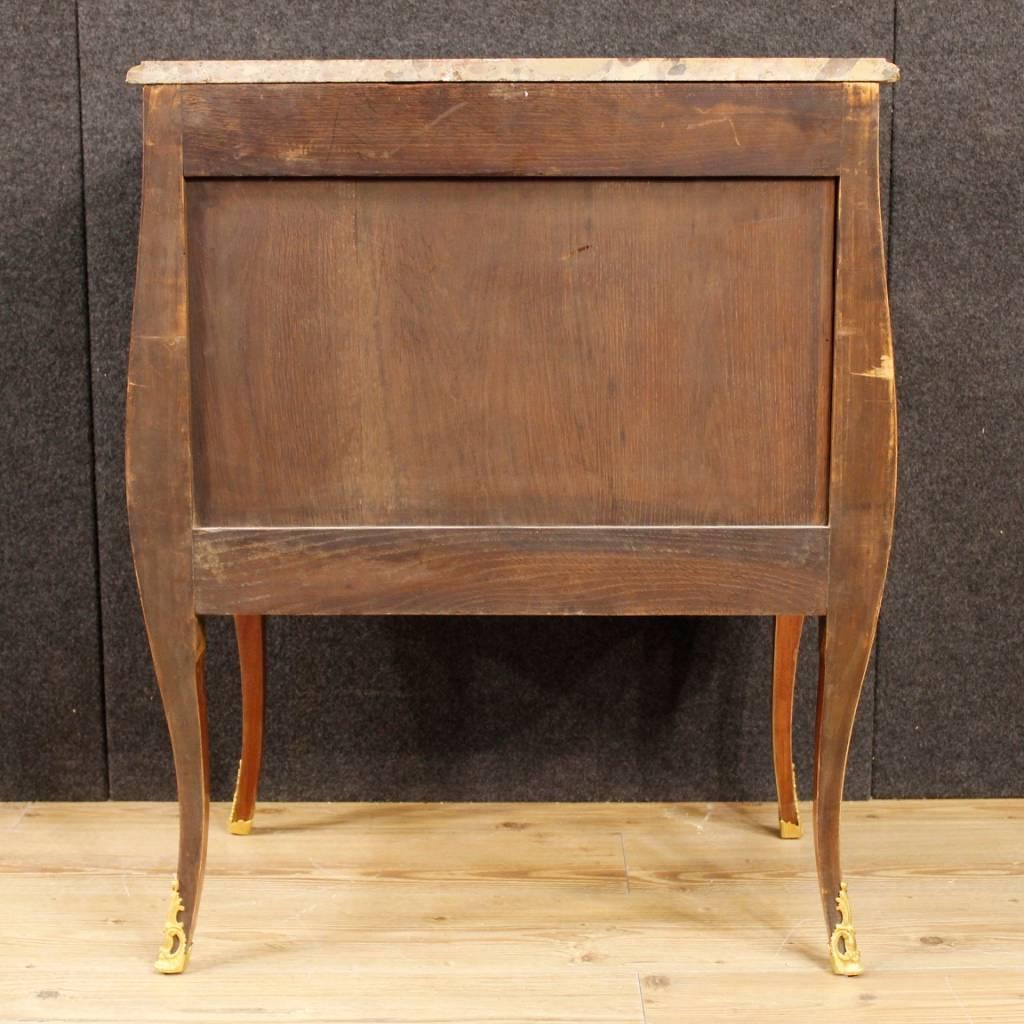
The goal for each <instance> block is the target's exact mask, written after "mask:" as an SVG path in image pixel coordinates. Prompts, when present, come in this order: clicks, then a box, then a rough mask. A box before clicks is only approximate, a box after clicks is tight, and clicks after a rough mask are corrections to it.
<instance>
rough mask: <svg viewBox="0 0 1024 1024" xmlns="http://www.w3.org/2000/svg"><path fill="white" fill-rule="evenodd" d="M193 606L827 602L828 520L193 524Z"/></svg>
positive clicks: (383, 608) (486, 608)
mask: <svg viewBox="0 0 1024 1024" xmlns="http://www.w3.org/2000/svg"><path fill="white" fill-rule="evenodd" d="M193 543H194V552H195V588H196V607H197V609H198V610H199V611H200V612H209V613H237V612H242V613H249V614H254V613H256V614H307V615H309V614H364V615H387V614H491V615H515V614H561V615H574V614H592V615H615V614H632V615H672V614H675V615H713V614H746V615H758V614H767V613H768V612H770V611H772V610H773V609H778V608H784V609H786V610H787V611H790V612H800V613H806V614H811V613H815V612H820V611H823V610H824V608H825V604H824V597H825V591H826V586H827V575H828V529H827V528H826V527H809V528H793V529H785V528H766V529H707V528H696V529H673V528H664V529H615V528H609V529H600V528H583V529H573V528H561V529H559V528H552V527H544V528H538V529H529V528H510V529H493V528H483V527H480V528H470V529H466V528H447V529H445V528H430V529H416V528H375V529H358V528H336V529H330V528H320V529H297V530H288V529H275V530H261V529H248V530H245V529H242V530H230V529H212V530H210V529H207V530H196V531H195V532H194V541H193Z"/></svg>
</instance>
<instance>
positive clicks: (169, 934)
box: [153, 877, 189, 974]
mask: <svg viewBox="0 0 1024 1024" xmlns="http://www.w3.org/2000/svg"><path fill="white" fill-rule="evenodd" d="M183 913H185V904H184V903H182V901H181V894H180V893H179V892H178V879H177V877H175V879H174V881H173V882H172V883H171V902H170V905H169V906H168V908H167V921H166V922H165V923H164V941H163V943H162V944H161V946H160V953H159V955H158V956H157V958H156V963H155V964H153V966H154V967H155V968H156V969H157V970H158V971H159V972H160V973H161V974H181V972H182V971H183V970H185V965H186V964H187V963H188V954H189V943H188V939H187V937H186V936H185V926H184V925H183V924H182V923H181V921H179V920H178V915H179V914H183Z"/></svg>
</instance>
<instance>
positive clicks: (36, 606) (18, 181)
mask: <svg viewBox="0 0 1024 1024" xmlns="http://www.w3.org/2000/svg"><path fill="white" fill-rule="evenodd" d="M0 24H2V25H3V32H2V33H0V67H2V68H3V75H2V76H0V137H2V139H3V161H2V164H0V204H2V206H0V209H2V223H3V232H4V238H3V246H2V248H0V294H2V297H3V300H2V302H0V417H2V421H0V466H2V467H3V473H2V474H0V521H2V524H3V527H2V536H3V540H2V545H3V558H2V563H0V564H2V572H0V608H2V614H0V652H2V656H0V665H2V668H3V681H2V682H0V799H5V800H18V799H35V800H53V799H65V800H66V799H80V800H84V799H91V800H96V799H102V798H103V797H105V796H106V794H107V779H106V754H105V746H104V738H103V710H102V708H103V704H102V689H101V684H100V656H99V621H98V614H99V603H98V595H97V589H96V565H95V562H96V544H95V522H94V514H93V494H92V451H91V441H90V413H89V353H88V339H87V336H86V323H85V267H84V262H85V261H84V250H83V245H82V190H81V148H80V145H79V130H78V73H77V67H76V59H75V51H76V45H75V5H74V2H73V0H66V2H63V3H51V4H44V5H41V6H39V5H27V4H23V3H16V2H14V0H5V2H3V3H0Z"/></svg>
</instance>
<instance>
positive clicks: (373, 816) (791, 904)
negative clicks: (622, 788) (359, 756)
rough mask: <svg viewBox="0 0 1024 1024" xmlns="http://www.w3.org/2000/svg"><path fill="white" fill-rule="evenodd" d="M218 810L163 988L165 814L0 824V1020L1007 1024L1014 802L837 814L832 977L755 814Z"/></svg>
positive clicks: (68, 811)
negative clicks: (840, 952)
mask: <svg viewBox="0 0 1024 1024" xmlns="http://www.w3.org/2000/svg"><path fill="white" fill-rule="evenodd" d="M803 811H804V819H805V821H807V820H809V817H810V812H809V808H807V807H804V809H803ZM214 815H215V818H214V828H213V835H212V838H211V843H210V856H209V861H208V872H207V881H206V892H205V895H204V903H203V908H202V913H201V915H200V922H199V934H198V937H197V939H196V943H195V947H194V950H193V954H192V962H191V964H190V966H189V969H188V972H187V973H186V974H184V975H182V976H180V977H164V976H161V975H158V974H156V973H155V972H154V971H153V969H152V960H153V958H154V956H155V954H156V951H157V946H158V945H159V941H160V934H161V925H162V922H163V920H164V916H165V910H166V903H167V895H168V888H169V881H170V877H171V875H172V873H173V870H174V863H173V858H174V854H175V847H176V818H175V808H174V807H172V806H170V805H167V804H126V803H118V804H30V805H11V804H7V805H0V908H2V927H0V1020H2V1021H5V1022H7V1021H90V1022H100V1021H140V1022H141V1021H145V1022H147V1024H155V1022H160V1021H192V1022H197V1024H206V1022H210V1021H217V1022H235V1021H268V1022H269V1021H289V1022H291V1021H296V1022H303V1021H317V1022H328V1021H346V1022H356V1021H359V1022H374V1024H386V1022H399V1021H410V1022H412V1021H417V1022H432V1024H438V1022H466V1021H473V1022H487V1024H495V1022H501V1021H507V1022H512V1021H517V1022H519V1021H531V1022H545V1024H551V1022H556V1021H575V1022H583V1021H615V1022H630V1024H668V1022H672V1024H675V1022H684V1021H685V1022H689V1021H734V1022H735V1021H756V1022H759V1024H760V1022H774V1021H778V1022H781V1021H785V1022H787V1024H796V1022H802V1021H813V1022H815V1024H821V1022H830V1024H831V1022H842V1024H846V1022H852V1021H861V1020H864V1021H877V1022H884V1024H890V1022H891V1024H900V1022H911V1021H913V1022H928V1024H931V1022H947V1021H948V1022H960V1021H963V1022H965V1024H982V1022H983V1021H1001V1022H1011V1021H1012V1022H1015V1024H1020V1022H1024V884H1022V873H1024V800H1017V801H1008V800H1004V801H987V802H979V801H931V802H924V801H901V802H874V803H864V804H849V805H847V808H846V811H845V833H844V835H845V840H846V841H845V844H844V846H845V849H844V857H845V864H846V867H847V870H848V874H847V880H848V881H849V884H850V893H851V897H852V900H853V908H854V914H855V919H856V923H857V930H858V935H859V939H860V946H861V951H862V954H863V957H864V960H865V964H866V972H865V974H864V975H863V976H862V977H860V978H855V979H848V978H837V977H833V976H832V975H831V974H830V973H829V972H828V967H827V963H826V947H825V936H824V928H823V924H822V917H821V910H820V907H819V904H818V895H817V887H816V883H815V877H814V855H813V849H812V844H811V841H810V838H809V836H808V837H805V838H804V839H801V840H798V841H783V840H781V839H778V838H777V837H776V834H775V830H774V827H773V808H772V807H770V806H768V805H735V804H690V805H663V804H643V805H640V804H614V805H607V804H571V805H570V804H560V805H559V804H469V805H452V804H449V805H419V804H417V805H409V804H405V805H381V804H316V805H313V804H293V805H280V804H278V805H273V804H271V805H261V806H260V808H259V809H258V811H257V815H256V828H255V831H254V832H253V834H252V835H250V836H231V835H228V834H227V832H226V829H225V827H224V826H225V822H226V819H227V808H226V807H225V806H223V805H218V806H217V807H215V809H214Z"/></svg>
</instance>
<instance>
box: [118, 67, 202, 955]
mask: <svg viewBox="0 0 1024 1024" xmlns="http://www.w3.org/2000/svg"><path fill="white" fill-rule="evenodd" d="M180 113H181V111H180V96H179V93H178V90H177V88H176V87H174V86H151V87H149V88H147V89H146V91H145V111H144V148H143V168H142V175H143V178H142V216H141V221H140V226H139V255H138V266H137V274H136V281H135V306H134V311H133V316H132V332H131V350H130V354H129V360H128V398H127V408H126V416H125V479H126V490H127V500H128V525H129V529H130V532H131V543H132V555H133V557H134V560H135V572H136V576H137V579H138V584H139V595H140V598H141V601H142V610H143V614H144V616H145V620H146V632H147V634H148V636H149V644H150V649H151V651H152V655H153V664H154V667H155V669H156V676H157V682H158V683H159V686H160V696H161V699H162V700H163V706H164V712H165V715H166V718H167V725H168V729H169V731H170V735H171V746H172V748H173V752H174V767H175V772H176V775H177V781H178V799H179V802H180V805H181V831H180V837H179V856H178V882H179V885H180V888H181V895H182V899H183V901H184V905H185V911H184V915H183V921H184V926H185V932H186V935H188V936H189V938H191V935H192V930H193V928H194V924H195V916H196V909H197V907H198V903H199V897H200V894H201V890H202V880H203V865H204V861H205V857H206V834H207V830H208V822H209V754H208V748H207V738H206V700H205V694H204V690H203V660H202V656H203V646H204V640H203V631H202V626H201V624H200V622H199V620H198V619H197V618H196V615H195V605H194V600H193V593H192V488H191V480H192V471H191V466H192V462H191V449H190V445H191V429H190V418H189V409H190V402H189V349H188V341H187V337H186V331H187V310H186V272H185V209H184V181H183V179H182V172H181V117H180Z"/></svg>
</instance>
